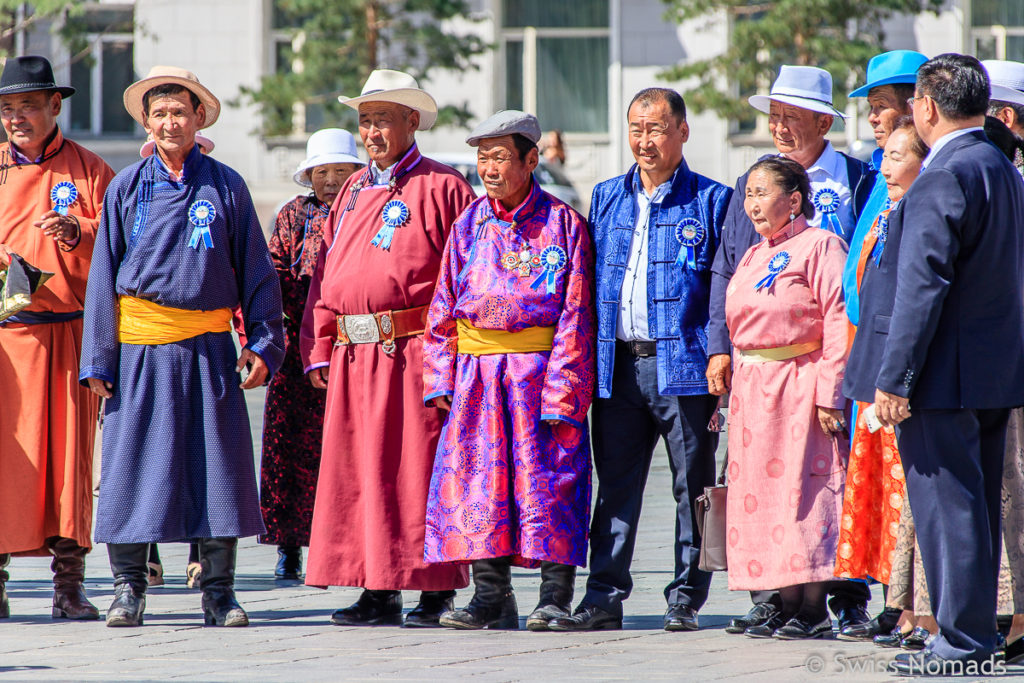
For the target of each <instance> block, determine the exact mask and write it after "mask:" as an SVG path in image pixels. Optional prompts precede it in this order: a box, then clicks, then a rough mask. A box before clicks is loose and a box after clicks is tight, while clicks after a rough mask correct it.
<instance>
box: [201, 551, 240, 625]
mask: <svg viewBox="0 0 1024 683" xmlns="http://www.w3.org/2000/svg"><path fill="white" fill-rule="evenodd" d="M237 549H238V539H237V538H203V539H201V540H200V541H199V564H200V565H202V567H203V573H202V579H201V580H200V584H199V587H200V588H201V589H202V591H203V599H202V605H203V616H204V618H205V620H206V625H207V626H248V625H249V616H248V615H247V614H246V613H245V610H244V609H242V606H241V605H239V604H238V600H236V599H235V553H236V551H237Z"/></svg>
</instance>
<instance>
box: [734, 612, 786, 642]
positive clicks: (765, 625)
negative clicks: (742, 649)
mask: <svg viewBox="0 0 1024 683" xmlns="http://www.w3.org/2000/svg"><path fill="white" fill-rule="evenodd" d="M789 619H790V617H789V616H787V615H785V614H783V613H782V611H781V610H779V611H776V612H775V614H773V615H771V616H770V617H768V619H767V621H763V622H761V623H760V624H755V625H754V626H748V627H747V630H746V631H744V632H743V635H745V636H750V637H751V638H771V637H772V636H773V635H775V629H777V628H781V627H782V626H784V625H785V624H786V622H787V621H789Z"/></svg>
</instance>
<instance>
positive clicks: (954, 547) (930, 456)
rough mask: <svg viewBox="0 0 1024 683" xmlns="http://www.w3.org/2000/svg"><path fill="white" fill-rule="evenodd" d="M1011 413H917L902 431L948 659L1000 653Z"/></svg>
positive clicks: (938, 650)
mask: <svg viewBox="0 0 1024 683" xmlns="http://www.w3.org/2000/svg"><path fill="white" fill-rule="evenodd" d="M1009 415H1010V411H1009V410H1008V409H995V410H970V409H960V410H915V411H914V413H913V415H912V416H911V417H909V418H907V419H906V420H905V421H904V422H903V423H901V424H900V425H899V426H898V427H897V430H896V436H897V440H898V443H899V448H900V458H901V459H902V460H903V470H904V473H905V476H906V481H907V495H908V497H909V499H910V510H911V512H912V514H913V515H914V525H915V527H916V529H917V541H918V544H919V545H920V547H921V560H922V562H923V564H924V572H925V576H926V578H927V580H928V591H929V593H931V599H932V612H933V613H934V614H935V620H936V621H937V622H938V623H939V635H938V637H937V638H936V639H935V640H934V641H932V643H931V645H929V649H930V650H932V651H933V652H934V653H935V654H937V655H939V656H940V657H945V658H947V659H958V660H972V659H975V660H976V659H984V658H986V657H988V656H990V655H991V654H992V653H993V652H995V648H996V593H997V583H998V576H999V560H1000V552H1001V549H1000V542H1001V537H1000V532H999V525H1000V521H1001V518H1000V494H1001V490H1002V481H1003V449H1004V447H1005V443H1006V422H1007V419H1008V418H1009Z"/></svg>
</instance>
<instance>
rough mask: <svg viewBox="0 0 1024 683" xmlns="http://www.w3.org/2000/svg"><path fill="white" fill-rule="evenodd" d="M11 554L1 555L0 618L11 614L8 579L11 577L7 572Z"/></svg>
mask: <svg viewBox="0 0 1024 683" xmlns="http://www.w3.org/2000/svg"><path fill="white" fill-rule="evenodd" d="M10 561H11V556H10V555H8V554H7V553H4V554H2V555H0V619H6V618H7V617H9V616H11V604H10V603H9V602H8V601H7V579H9V578H10V577H11V575H10V574H8V573H7V569H6V567H7V564H8V563H9V562H10Z"/></svg>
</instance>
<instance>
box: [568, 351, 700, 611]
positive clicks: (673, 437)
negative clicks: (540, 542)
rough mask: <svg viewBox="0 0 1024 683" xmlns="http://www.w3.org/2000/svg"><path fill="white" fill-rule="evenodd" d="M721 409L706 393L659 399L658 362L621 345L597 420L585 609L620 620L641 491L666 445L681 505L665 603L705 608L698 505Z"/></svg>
mask: <svg viewBox="0 0 1024 683" xmlns="http://www.w3.org/2000/svg"><path fill="white" fill-rule="evenodd" d="M717 402H718V401H717V399H716V398H715V397H714V396H711V395H708V394H702V395H698V396H663V395H661V394H660V393H659V392H658V365H657V358H656V357H653V356H652V357H649V358H636V357H634V356H633V355H632V354H631V353H629V351H628V349H627V348H626V347H625V345H624V344H621V343H616V345H615V372H614V376H613V378H612V396H611V398H607V399H600V398H599V399H596V400H595V401H594V406H593V413H592V433H593V443H594V467H595V469H596V470H597V479H598V487H597V503H596V505H595V506H594V519H593V522H592V524H591V529H590V578H589V579H588V580H587V594H586V596H585V597H584V599H583V602H585V603H587V604H590V605H594V606H597V607H600V608H602V609H604V610H606V611H608V612H611V613H612V614H616V615H621V614H622V601H623V600H625V599H626V598H628V597H629V594H630V592H631V591H632V589H633V580H632V578H631V577H630V574H629V566H630V563H631V562H632V560H633V548H634V546H635V544H636V532H637V522H638V521H639V519H640V507H641V504H642V501H643V492H644V486H645V484H646V482H647V474H648V472H649V470H650V467H651V457H652V455H653V453H654V447H655V446H656V445H657V442H658V439H659V438H661V439H664V440H665V445H666V447H667V448H668V456H669V467H670V469H671V472H672V495H673V496H674V497H675V500H676V528H675V531H676V533H675V544H674V552H673V559H674V564H675V571H674V577H673V579H672V581H671V582H670V583H669V584H668V586H666V587H665V599H666V601H667V602H668V604H670V605H674V604H681V605H688V606H690V607H692V608H693V609H695V610H697V609H700V608H701V606H703V605H704V602H705V601H706V600H707V597H708V589H709V587H710V585H711V574H710V573H708V572H703V571H700V570H699V569H697V561H698V558H699V555H700V533H699V531H698V529H697V523H696V520H695V518H694V514H693V509H694V508H693V502H694V500H696V498H698V497H699V496H700V495H701V494H703V493H704V487H705V486H711V485H713V484H714V481H715V449H716V448H717V447H718V434H717V433H713V432H709V431H708V429H707V426H708V421H709V420H710V419H711V417H712V415H713V414H714V412H715V407H716V405H717Z"/></svg>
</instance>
